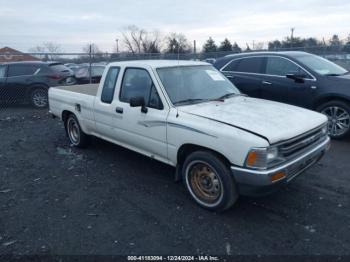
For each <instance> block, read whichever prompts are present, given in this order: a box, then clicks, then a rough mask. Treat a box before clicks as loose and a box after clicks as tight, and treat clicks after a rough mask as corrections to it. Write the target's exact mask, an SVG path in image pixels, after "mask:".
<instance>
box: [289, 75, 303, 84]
mask: <svg viewBox="0 0 350 262" xmlns="http://www.w3.org/2000/svg"><path fill="white" fill-rule="evenodd" d="M286 77H287V78H289V79H292V80H294V81H295V82H296V83H304V82H305V80H304V76H302V75H296V74H287V75H286Z"/></svg>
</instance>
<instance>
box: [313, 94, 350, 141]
mask: <svg viewBox="0 0 350 262" xmlns="http://www.w3.org/2000/svg"><path fill="white" fill-rule="evenodd" d="M317 111H318V112H320V113H322V114H324V115H326V116H327V117H328V134H329V136H330V137H331V138H332V139H343V138H345V137H347V136H349V135H350V103H346V102H343V101H339V100H333V101H329V102H327V103H325V104H323V105H321V106H319V107H318V108H317Z"/></svg>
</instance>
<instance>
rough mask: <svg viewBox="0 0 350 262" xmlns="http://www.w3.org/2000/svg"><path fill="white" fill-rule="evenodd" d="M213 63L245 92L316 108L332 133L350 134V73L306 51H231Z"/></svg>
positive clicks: (259, 96)
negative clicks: (232, 52) (231, 52)
mask: <svg viewBox="0 0 350 262" xmlns="http://www.w3.org/2000/svg"><path fill="white" fill-rule="evenodd" d="M214 66H215V67H216V68H217V69H219V70H220V71H221V72H222V73H223V74H224V75H225V76H226V77H227V78H229V79H230V80H231V81H232V82H233V83H234V84H235V85H236V86H237V87H238V88H239V89H240V90H241V91H242V92H243V93H245V94H247V95H249V96H252V97H258V98H264V99H269V100H275V101H279V102H283V103H288V104H292V105H296V106H301V107H305V108H309V109H313V110H317V111H319V112H321V113H323V114H325V115H327V117H328V119H329V135H330V136H331V137H332V138H343V137H345V136H347V135H349V134H350V74H349V72H348V71H347V70H345V69H344V68H342V67H340V66H338V65H336V64H334V63H332V62H330V61H329V60H326V59H324V58H322V57H319V56H316V55H312V54H309V53H305V52H254V53H244V54H237V55H229V56H226V57H223V58H221V59H218V60H217V61H216V62H215V64H214Z"/></svg>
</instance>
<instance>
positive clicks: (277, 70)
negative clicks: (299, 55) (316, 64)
mask: <svg viewBox="0 0 350 262" xmlns="http://www.w3.org/2000/svg"><path fill="white" fill-rule="evenodd" d="M265 73H266V74H268V75H276V76H286V75H288V74H296V75H300V76H304V78H307V79H309V78H311V77H310V76H309V74H308V73H306V72H305V71H304V70H303V69H302V68H300V67H299V66H298V65H296V64H295V63H293V62H291V61H289V60H287V59H285V58H281V57H268V58H267V62H266V70H265Z"/></svg>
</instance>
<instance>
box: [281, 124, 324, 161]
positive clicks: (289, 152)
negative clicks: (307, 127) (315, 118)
mask: <svg viewBox="0 0 350 262" xmlns="http://www.w3.org/2000/svg"><path fill="white" fill-rule="evenodd" d="M325 138H326V135H325V134H324V133H323V132H322V128H320V129H317V130H315V131H313V132H310V133H308V134H305V135H302V136H300V137H297V138H294V139H291V140H289V141H287V142H284V143H283V144H281V145H280V146H279V149H280V153H281V155H282V156H283V157H284V158H290V157H292V156H294V155H297V154H298V153H300V152H303V151H304V149H306V148H309V147H312V146H313V145H316V144H318V143H319V142H320V141H321V140H323V139H325Z"/></svg>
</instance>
